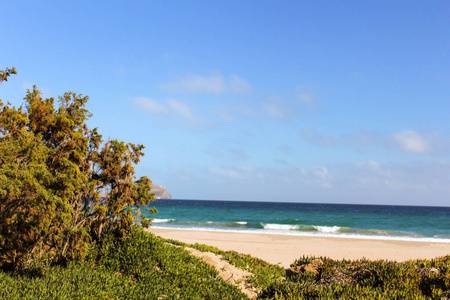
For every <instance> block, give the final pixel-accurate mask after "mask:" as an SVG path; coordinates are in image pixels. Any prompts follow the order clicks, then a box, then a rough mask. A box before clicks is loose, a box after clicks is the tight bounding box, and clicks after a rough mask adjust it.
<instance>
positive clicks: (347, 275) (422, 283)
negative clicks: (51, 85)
mask: <svg viewBox="0 0 450 300" xmlns="http://www.w3.org/2000/svg"><path fill="white" fill-rule="evenodd" d="M186 246H189V247H191V248H196V249H199V250H201V251H207V252H213V253H216V254H219V255H221V256H222V257H223V258H224V259H226V260H228V261H229V262H230V263H231V264H233V265H235V266H236V267H240V268H243V269H246V270H248V271H249V272H251V273H253V274H254V275H253V276H252V277H251V278H250V283H251V285H252V286H253V287H255V288H256V290H257V291H258V299H446V297H448V296H449V295H450V256H445V257H438V258H436V259H433V260H417V261H407V262H403V263H397V262H392V261H384V260H379V261H370V260H365V259H362V260H355V261H350V260H332V259H329V258H325V257H319V258H314V257H302V258H299V259H298V260H296V261H295V262H294V263H293V264H292V267H295V266H305V265H309V264H311V263H312V262H313V261H316V260H320V261H322V264H321V265H320V268H319V269H318V272H319V273H318V274H314V273H312V272H304V273H300V274H298V275H294V276H286V271H285V270H284V269H283V268H281V267H279V266H276V265H271V264H269V263H267V262H265V261H262V260H260V259H257V258H254V257H251V256H249V255H244V254H240V253H237V252H235V251H222V250H219V249H217V248H215V247H210V246H205V245H199V244H195V245H186V244H183V243H180V242H175V241H171V240H165V239H163V238H160V237H157V236H155V235H153V234H151V233H148V232H145V231H144V230H143V229H142V228H141V227H139V226H133V227H132V230H131V234H130V235H129V236H127V237H126V238H117V235H116V233H114V231H108V233H107V234H105V238H104V240H103V243H102V244H101V245H100V244H99V245H97V246H96V247H95V248H92V249H91V251H90V253H89V255H88V256H87V259H86V260H85V261H83V262H77V261H73V262H70V263H68V264H67V266H61V265H55V266H50V265H48V264H47V265H42V264H36V265H35V266H28V267H27V268H26V269H22V270H15V271H1V272H0V299H246V296H245V295H244V294H243V293H242V292H241V291H240V290H239V289H238V288H237V287H235V286H233V285H230V284H228V283H227V282H225V281H224V280H222V279H221V278H220V277H219V276H218V272H217V270H215V269H214V268H213V267H211V266H210V265H208V264H206V263H205V262H204V261H202V260H201V259H199V258H197V257H194V256H192V255H191V254H190V253H189V252H188V251H186V250H184V247H186Z"/></svg>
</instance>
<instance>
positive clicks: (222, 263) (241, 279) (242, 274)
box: [185, 247, 257, 299]
mask: <svg viewBox="0 0 450 300" xmlns="http://www.w3.org/2000/svg"><path fill="white" fill-rule="evenodd" d="M185 249H186V250H188V251H189V252H191V253H192V254H193V255H195V256H197V257H200V258H202V259H203V260H204V261H205V262H206V263H207V264H209V265H211V266H213V267H215V268H216V270H217V271H218V272H219V276H220V277H221V278H222V279H223V280H225V281H226V282H228V283H230V284H233V285H236V286H238V287H239V288H240V289H241V291H242V292H243V293H244V294H246V295H247V296H248V297H249V298H250V299H255V298H256V296H257V294H256V292H255V290H254V289H252V288H251V287H250V285H249V284H248V281H247V280H246V277H247V276H251V275H253V274H252V273H250V272H248V271H245V270H242V269H239V268H236V267H235V266H233V265H231V264H230V263H228V261H226V260H224V259H223V258H222V256H220V255H216V254H214V253H211V252H202V251H199V250H197V249H193V248H188V247H186V248H185Z"/></svg>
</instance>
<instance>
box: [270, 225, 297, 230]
mask: <svg viewBox="0 0 450 300" xmlns="http://www.w3.org/2000/svg"><path fill="white" fill-rule="evenodd" d="M263 226H264V229H267V230H297V229H299V228H300V226H298V225H287V224H264V225H263Z"/></svg>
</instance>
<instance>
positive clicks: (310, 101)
mask: <svg viewBox="0 0 450 300" xmlns="http://www.w3.org/2000/svg"><path fill="white" fill-rule="evenodd" d="M295 96H296V97H297V99H299V100H300V101H302V102H304V103H305V104H306V105H308V107H309V108H310V109H311V110H314V109H316V101H315V99H314V96H313V95H311V94H306V93H298V94H296V95H295Z"/></svg>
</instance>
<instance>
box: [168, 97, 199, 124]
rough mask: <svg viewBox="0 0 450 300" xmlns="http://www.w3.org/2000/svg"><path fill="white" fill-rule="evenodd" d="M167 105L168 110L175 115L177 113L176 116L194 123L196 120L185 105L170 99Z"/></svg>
mask: <svg viewBox="0 0 450 300" xmlns="http://www.w3.org/2000/svg"><path fill="white" fill-rule="evenodd" d="M167 104H168V106H169V108H170V109H171V110H172V111H174V112H175V113H177V114H178V115H180V116H182V117H184V118H186V119H189V120H192V121H196V118H195V117H194V115H193V114H192V112H191V109H190V108H189V106H187V105H186V104H185V103H183V102H180V101H177V100H173V99H170V100H167Z"/></svg>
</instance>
